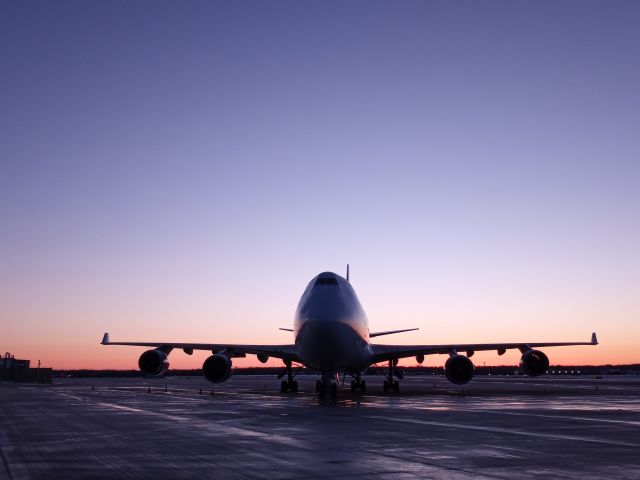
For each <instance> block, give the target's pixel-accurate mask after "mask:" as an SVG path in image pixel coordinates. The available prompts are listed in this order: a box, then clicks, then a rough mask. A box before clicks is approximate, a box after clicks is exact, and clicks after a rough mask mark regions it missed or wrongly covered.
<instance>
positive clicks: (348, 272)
mask: <svg viewBox="0 0 640 480" xmlns="http://www.w3.org/2000/svg"><path fill="white" fill-rule="evenodd" d="M347 282H349V264H348V263H347ZM349 283H351V282H349Z"/></svg>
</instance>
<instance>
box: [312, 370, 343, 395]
mask: <svg viewBox="0 0 640 480" xmlns="http://www.w3.org/2000/svg"><path fill="white" fill-rule="evenodd" d="M332 377H333V375H332V374H322V380H318V381H317V382H316V392H318V397H319V398H320V400H324V399H325V398H326V396H327V394H329V395H331V400H337V399H338V384H337V383H336V382H334V381H333V378H332Z"/></svg>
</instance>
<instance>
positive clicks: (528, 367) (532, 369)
mask: <svg viewBox="0 0 640 480" xmlns="http://www.w3.org/2000/svg"><path fill="white" fill-rule="evenodd" d="M520 368H521V369H522V371H524V373H526V374H527V375H529V376H530V377H537V376H540V375H542V374H543V373H545V372H546V371H547V369H548V368H549V357H547V356H546V355H545V354H544V353H542V352H541V351H540V350H529V351H528V352H524V353H523V354H522V357H521V358H520Z"/></svg>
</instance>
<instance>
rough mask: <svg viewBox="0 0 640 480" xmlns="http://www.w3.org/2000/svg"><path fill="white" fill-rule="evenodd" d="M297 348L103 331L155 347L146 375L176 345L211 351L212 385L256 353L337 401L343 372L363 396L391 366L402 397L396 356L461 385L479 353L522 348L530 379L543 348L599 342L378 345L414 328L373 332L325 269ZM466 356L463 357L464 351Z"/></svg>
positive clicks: (163, 364) (146, 356)
mask: <svg viewBox="0 0 640 480" xmlns="http://www.w3.org/2000/svg"><path fill="white" fill-rule="evenodd" d="M281 330H286V331H291V332H293V336H294V341H295V343H293V344H290V345H232V344H216V343H176V342H111V341H109V334H108V333H105V334H104V338H103V339H102V345H129V346H139V347H153V349H152V350H147V351H146V352H144V353H143V354H142V355H141V356H140V359H139V360H138V366H139V367H140V370H141V371H142V372H143V373H145V374H147V375H162V374H164V373H165V372H166V371H167V370H168V369H169V360H168V356H169V354H170V353H171V351H172V350H173V349H174V348H180V349H182V350H183V351H184V352H185V353H186V354H188V355H191V354H193V351H194V350H209V351H211V353H212V354H213V355H211V356H210V357H209V358H207V359H206V360H205V361H204V364H203V365H202V373H203V375H204V377H205V378H206V379H207V380H208V381H210V382H211V383H221V382H224V381H226V380H228V379H229V377H231V373H232V370H231V366H232V359H233V358H234V357H245V356H246V355H256V356H257V358H258V360H259V361H260V362H262V363H265V362H266V361H267V360H268V359H269V357H273V358H279V359H281V360H282V361H283V362H284V365H285V369H284V371H283V372H282V373H281V374H280V375H279V376H278V378H282V377H284V376H285V375H286V377H287V379H286V380H283V381H282V383H281V391H282V392H288V391H291V392H297V391H298V382H297V381H296V380H295V373H294V372H293V369H292V365H293V364H294V363H295V364H301V365H304V366H305V367H307V368H310V369H312V370H315V371H317V372H318V373H319V374H320V375H321V378H322V379H321V380H318V381H317V382H316V390H317V392H318V394H319V395H320V397H321V398H324V397H325V395H326V394H327V393H329V394H330V395H331V397H332V398H333V399H335V398H336V397H337V394H338V378H339V374H340V373H344V374H349V375H350V376H351V377H353V380H352V381H351V391H356V390H360V391H361V392H364V391H365V388H366V385H365V381H364V380H363V379H362V376H361V375H362V372H364V371H365V370H366V369H367V368H368V367H369V366H371V365H375V364H378V363H383V362H385V363H386V364H387V366H386V367H385V370H384V371H385V372H386V373H385V377H386V379H385V380H384V384H383V385H384V391H385V392H389V391H393V392H398V391H399V390H400V383H399V381H398V380H396V379H399V380H402V378H403V376H402V372H400V371H399V370H398V369H397V368H396V365H397V363H398V359H400V358H405V357H415V359H416V361H417V362H418V363H422V362H423V361H424V356H425V355H433V354H444V355H449V358H448V359H447V361H446V362H445V364H444V372H445V375H446V377H447V379H449V381H451V382H453V383H455V384H458V385H463V384H465V383H467V382H469V381H470V380H471V379H472V378H473V374H474V366H473V362H472V361H471V360H470V357H472V356H473V354H474V352H477V351H481V350H495V351H496V352H497V353H498V355H502V354H504V353H505V352H506V351H507V350H508V349H512V348H517V349H518V350H520V352H521V353H522V358H521V359H520V368H521V369H522V370H523V371H524V372H525V373H526V374H528V375H529V376H532V377H536V376H538V375H542V374H543V373H545V372H546V371H547V368H548V367H549V358H548V357H547V356H546V355H545V354H544V353H542V352H541V351H540V350H537V348H540V347H560V346H570V345H597V344H598V340H597V338H596V334H595V333H593V334H592V335H591V341H590V342H541V343H536V342H520V343H478V344H452V345H374V344H372V343H370V339H371V338H374V337H379V336H381V335H390V334H392V333H400V332H408V331H412V330H417V328H409V329H403V330H390V331H386V332H374V333H372V332H370V331H369V322H368V320H367V316H366V314H365V313H364V310H363V309H362V306H361V305H360V302H359V301H358V297H357V295H356V292H355V290H354V289H353V287H352V286H351V284H350V283H349V267H348V266H347V278H343V277H341V276H340V275H337V274H335V273H332V272H323V273H321V274H319V275H318V276H316V277H315V278H313V279H312V280H311V282H309V285H307V288H306V289H305V291H304V293H303V294H302V297H301V298H300V302H299V303H298V309H297V310H296V316H295V320H294V324H293V329H288V328H283V329H281ZM460 352H464V353H465V354H462V353H460Z"/></svg>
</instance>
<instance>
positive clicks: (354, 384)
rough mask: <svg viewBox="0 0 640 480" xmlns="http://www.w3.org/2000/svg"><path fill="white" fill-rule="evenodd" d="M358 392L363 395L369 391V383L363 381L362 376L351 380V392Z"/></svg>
mask: <svg viewBox="0 0 640 480" xmlns="http://www.w3.org/2000/svg"><path fill="white" fill-rule="evenodd" d="M356 390H360V392H362V393H364V392H366V391H367V382H365V381H364V380H362V379H361V378H360V375H358V376H356V377H355V378H354V379H353V380H351V391H352V392H355V391H356Z"/></svg>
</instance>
